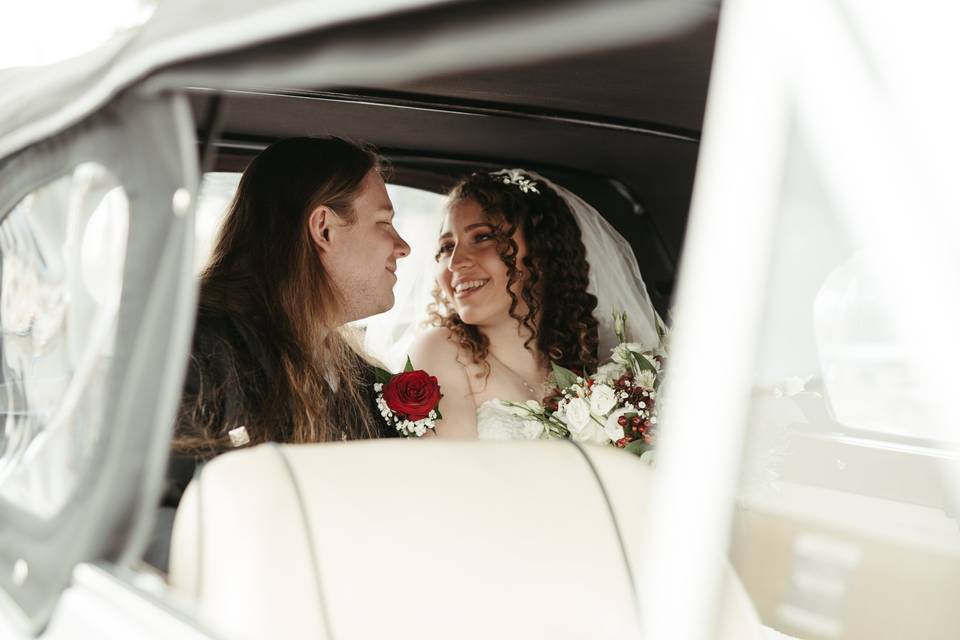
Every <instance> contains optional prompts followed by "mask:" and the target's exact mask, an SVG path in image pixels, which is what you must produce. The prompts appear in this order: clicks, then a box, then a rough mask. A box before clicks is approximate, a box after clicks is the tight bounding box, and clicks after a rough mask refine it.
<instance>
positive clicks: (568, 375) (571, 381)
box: [550, 362, 577, 389]
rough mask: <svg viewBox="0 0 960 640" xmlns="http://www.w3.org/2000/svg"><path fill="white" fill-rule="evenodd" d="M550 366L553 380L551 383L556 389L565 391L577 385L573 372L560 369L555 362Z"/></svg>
mask: <svg viewBox="0 0 960 640" xmlns="http://www.w3.org/2000/svg"><path fill="white" fill-rule="evenodd" d="M550 366H551V368H552V369H553V373H552V374H551V377H552V378H553V382H554V383H555V384H556V385H557V388H558V389H566V388H567V387H569V386H571V385H575V384H576V383H577V374H575V373H574V372H573V371H570V369H567V368H565V367H561V366H560V365H558V364H557V363H556V362H551V363H550Z"/></svg>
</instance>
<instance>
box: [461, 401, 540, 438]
mask: <svg viewBox="0 0 960 640" xmlns="http://www.w3.org/2000/svg"><path fill="white" fill-rule="evenodd" d="M477 437H478V438H479V439H480V440H539V439H541V438H542V437H543V425H541V424H540V423H539V422H537V421H536V420H529V419H525V418H523V417H522V416H518V415H517V414H515V413H513V412H512V411H511V410H510V408H509V407H508V406H507V405H506V404H504V403H503V401H502V400H496V399H494V400H487V401H485V402H483V403H481V404H480V406H479V407H477Z"/></svg>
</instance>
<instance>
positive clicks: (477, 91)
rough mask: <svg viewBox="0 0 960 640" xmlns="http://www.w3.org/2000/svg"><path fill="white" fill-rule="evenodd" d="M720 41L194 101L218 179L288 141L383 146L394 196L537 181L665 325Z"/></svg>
mask: <svg viewBox="0 0 960 640" xmlns="http://www.w3.org/2000/svg"><path fill="white" fill-rule="evenodd" d="M715 34H716V22H715V21H710V22H708V23H705V24H701V25H699V26H698V27H696V28H695V29H693V30H690V31H687V32H686V33H683V34H680V35H677V36H673V37H671V38H669V39H666V40H664V41H660V42H654V43H645V44H642V45H636V46H632V47H627V48H618V49H611V50H607V51H602V52H593V53H589V54H582V55H578V56H571V57H565V58H560V59H551V60H545V61H538V62H532V63H526V64H522V65H515V66H507V67H503V66H501V67H496V68H485V69H476V70H474V71H470V72H466V73H459V74H455V75H448V76H441V77H433V78H425V79H421V80H417V81H414V82H408V83H398V84H396V85H389V86H379V87H370V86H354V87H342V86H341V87H324V88H319V89H317V90H310V91H307V90H264V89H256V90H250V89H247V88H243V87H238V88H236V89H235V90H228V91H213V90H205V89H203V88H194V89H193V90H192V91H191V94H190V99H191V104H192V107H193V111H194V114H195V119H196V121H197V122H198V123H199V125H198V129H199V131H198V136H199V138H200V140H201V141H202V142H203V143H204V144H205V145H206V144H209V145H210V146H211V147H212V148H214V149H215V150H216V154H213V158H214V159H213V163H212V165H210V167H209V168H213V169H219V170H234V171H238V170H241V169H242V168H243V167H244V166H245V164H246V163H247V162H248V161H249V159H250V158H251V157H252V156H253V154H255V153H256V152H257V151H258V150H259V149H262V148H263V147H264V146H266V145H267V144H269V143H270V142H272V141H274V140H277V139H280V138H285V137H290V136H301V135H339V136H343V137H347V138H351V139H355V140H362V141H365V142H369V143H372V144H374V145H376V146H377V147H378V148H379V149H380V150H381V151H382V152H383V153H384V155H385V156H386V157H388V158H389V159H390V161H391V163H392V165H393V173H394V176H393V181H394V182H397V183H400V184H406V185H409V186H415V187H419V188H425V189H431V190H434V191H438V192H439V191H444V190H446V189H447V188H449V186H450V185H451V184H452V182H453V180H455V179H456V178H457V177H459V176H461V175H463V174H465V173H468V172H469V171H471V170H474V169H475V168H477V167H484V166H488V167H500V166H503V165H505V164H506V165H513V166H521V167H526V168H530V169H535V170H538V171H541V172H542V173H544V174H545V175H547V176H548V177H551V178H553V179H558V180H560V181H561V182H562V183H564V184H566V185H567V186H568V187H570V188H572V189H574V190H575V191H577V192H578V193H580V194H581V195H582V196H583V197H584V198H585V199H587V200H588V201H589V202H591V203H592V204H594V206H596V207H597V208H598V210H600V211H601V212H602V213H603V215H604V216H605V217H606V218H607V219H608V220H610V222H611V223H613V224H614V226H615V227H616V228H617V229H618V230H619V231H620V232H621V233H622V234H623V235H624V236H625V237H626V238H627V239H628V241H629V242H630V243H631V245H632V246H633V248H634V250H635V252H636V253H637V256H638V262H639V263H640V268H641V271H642V272H643V274H644V277H645V278H646V280H647V283H648V286H649V287H650V289H651V294H652V296H653V298H654V302H655V304H656V306H657V307H658V308H659V310H660V311H661V313H664V312H665V310H666V308H667V306H668V304H669V298H670V296H671V294H672V291H673V283H674V276H675V272H676V265H677V262H678V260H679V255H680V250H681V246H682V242H683V234H684V230H685V225H686V218H687V211H688V208H689V204H690V196H691V193H692V189H693V176H694V170H695V167H696V159H697V152H698V148H699V131H700V128H701V125H702V119H703V111H704V105H705V102H706V92H707V81H708V76H709V69H710V63H711V58H712V51H713V43H714V39H715Z"/></svg>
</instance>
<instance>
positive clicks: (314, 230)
mask: <svg viewBox="0 0 960 640" xmlns="http://www.w3.org/2000/svg"><path fill="white" fill-rule="evenodd" d="M335 218H336V214H335V213H334V212H333V210H331V209H330V207H328V206H326V205H320V206H319V207H316V208H315V209H314V210H313V211H311V212H310V215H309V216H308V217H307V225H308V226H309V228H310V239H311V240H313V243H314V244H315V245H317V247H318V248H319V249H320V250H321V251H328V250H329V249H330V227H331V225H332V223H333V221H334V219H335Z"/></svg>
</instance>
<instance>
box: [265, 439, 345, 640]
mask: <svg viewBox="0 0 960 640" xmlns="http://www.w3.org/2000/svg"><path fill="white" fill-rule="evenodd" d="M268 446H269V447H270V449H272V450H273V451H275V452H276V453H277V455H278V456H279V457H280V461H281V462H282V463H283V467H284V469H286V471H287V476H288V477H289V478H290V483H291V484H292V485H293V492H294V495H295V496H296V498H297V506H298V507H299V508H300V517H301V519H302V520H303V530H304V532H305V534H306V536H307V549H308V550H309V552H310V560H311V563H310V564H311V567H312V568H313V579H314V582H315V583H316V589H317V599H318V600H319V605H320V613H321V615H322V617H323V628H324V631H325V632H326V635H327V638H329V639H331V640H332V638H333V629H332V628H331V626H330V610H329V608H328V607H327V601H326V598H325V597H324V591H323V581H322V580H321V579H320V562H319V560H320V558H319V554H318V553H317V549H316V547H315V546H314V543H313V541H314V536H313V530H312V529H311V527H310V519H309V518H308V517H307V505H306V501H305V500H304V499H303V492H302V491H301V490H300V483H299V482H297V476H296V474H295V473H294V472H293V465H291V464H290V460H289V459H288V458H287V455H286V454H285V453H284V451H283V447H281V446H280V445H278V444H276V443H274V442H271V443H268Z"/></svg>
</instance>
